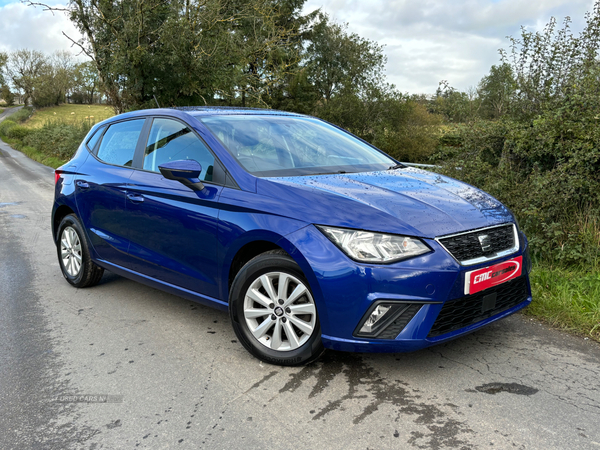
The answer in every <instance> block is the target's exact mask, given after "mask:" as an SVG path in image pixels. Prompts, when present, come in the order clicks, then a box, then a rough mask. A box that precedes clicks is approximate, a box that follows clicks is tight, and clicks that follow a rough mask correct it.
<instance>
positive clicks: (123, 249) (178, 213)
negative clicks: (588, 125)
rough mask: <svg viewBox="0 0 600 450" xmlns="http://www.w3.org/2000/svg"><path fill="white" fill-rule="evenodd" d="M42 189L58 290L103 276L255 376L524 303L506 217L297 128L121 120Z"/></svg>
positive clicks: (189, 112)
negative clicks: (172, 313)
mask: <svg viewBox="0 0 600 450" xmlns="http://www.w3.org/2000/svg"><path fill="white" fill-rule="evenodd" d="M55 178H56V189H55V202H54V207H53V210H52V231H53V236H54V240H55V242H56V246H57V253H58V260H59V262H60V267H61V269H62V273H63V275H64V277H65V279H66V280H67V281H68V282H69V283H70V284H72V285H73V286H75V287H87V286H92V285H94V284H96V283H98V282H99V281H100V278H101V277H102V274H103V271H104V270H105V269H106V270H109V271H111V272H114V273H117V274H119V275H122V276H124V277H128V278H131V279H133V280H136V281H139V282H142V283H144V284H147V285H149V286H153V287H155V288H158V289H163V290H165V291H168V292H171V293H174V294H176V295H179V296H182V297H185V298H187V299H190V300H193V301H196V302H200V303H203V304H205V305H209V306H213V307H216V308H219V309H222V310H224V311H229V314H230V317H231V322H232V324H233V328H234V330H235V333H236V335H237V336H238V338H239V340H240V342H241V343H242V344H243V345H244V347H245V348H246V349H247V350H248V351H249V352H250V353H252V354H253V355H255V356H256V357H257V358H260V359H261V360H263V361H267V362H269V363H273V364H280V365H299V364H306V363H309V362H311V361H313V360H315V359H316V358H318V356H319V355H320V354H321V353H322V352H323V350H324V349H325V348H331V349H335V350H343V351H355V352H405V351H412V350H418V349H421V348H424V347H427V346H430V345H434V344H437V343H440V342H445V341H447V340H449V339H453V338H456V337H458V336H461V335H463V334H465V333H469V332H472V331H474V330H476V329H478V328H480V327H482V326H484V325H487V324H489V323H491V322H493V321H496V320H498V319H501V318H503V317H506V316H508V315H509V314H512V313H514V312H516V311H518V310H519V309H521V308H523V307H525V306H527V305H528V304H529V303H530V302H531V290H530V286H529V280H528V272H529V267H530V260H529V256H528V248H527V239H526V238H525V235H524V234H523V233H522V232H521V231H520V230H519V227H518V225H517V223H516V221H515V219H514V217H513V215H512V214H511V212H510V211H509V210H508V209H507V208H506V207H504V206H503V205H502V204H501V203H500V202H498V201H497V200H495V199H494V198H492V197H491V196H489V195H488V194H486V193H484V192H482V191H480V190H478V189H476V188H474V187H472V186H469V185H467V184H464V183H461V182H459V181H456V180H454V179H451V178H448V177H445V176H441V175H438V174H436V173H431V172H428V171H424V170H420V169H417V168H414V167H407V166H406V165H403V164H402V163H400V162H398V161H396V160H394V159H392V158H390V157H389V156H388V155H386V154H385V153H383V152H382V151H380V150H378V149H376V148H374V147H373V146H371V145H370V144H368V143H366V142H364V141H362V140H361V139H359V138H357V137H355V136H353V135H351V134H350V133H348V132H346V131H344V130H342V129H340V128H338V127H336V126H333V125H331V124H329V123H327V122H324V121H322V120H319V119H316V118H313V117H308V116H303V115H299V114H293V113H286V112H280V111H272V110H260V109H239V108H210V107H199V108H178V109H153V110H145V111H136V112H132V113H127V114H122V115H119V116H116V117H113V118H111V119H109V120H106V121H104V122H101V123H99V124H98V125H96V126H94V128H93V129H92V130H91V131H90V133H89V134H88V136H87V137H86V138H85V140H84V141H83V142H82V144H81V146H80V147H79V149H78V150H77V153H76V154H75V156H74V158H73V159H72V160H71V161H69V162H68V163H67V164H65V165H64V166H62V167H61V168H59V169H57V170H56V177H55Z"/></svg>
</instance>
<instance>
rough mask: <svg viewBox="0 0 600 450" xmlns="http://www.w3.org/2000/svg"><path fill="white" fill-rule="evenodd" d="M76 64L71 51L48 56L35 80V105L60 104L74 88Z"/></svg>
mask: <svg viewBox="0 0 600 450" xmlns="http://www.w3.org/2000/svg"><path fill="white" fill-rule="evenodd" d="M74 70H75V64H74V62H73V57H72V56H71V54H70V53H69V52H65V51H62V52H61V51H58V52H56V53H54V54H52V55H51V56H50V57H48V58H46V63H45V64H44V66H43V68H42V69H41V71H40V73H39V75H38V78H37V79H36V80H35V81H34V91H33V96H32V98H33V105H34V106H36V107H44V106H51V105H59V104H60V103H63V102H64V101H65V99H66V96H67V94H68V92H69V91H70V90H71V89H72V88H73V81H74Z"/></svg>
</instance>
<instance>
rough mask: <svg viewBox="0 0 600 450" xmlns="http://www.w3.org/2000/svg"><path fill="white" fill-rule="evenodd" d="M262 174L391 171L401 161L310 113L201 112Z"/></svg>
mask: <svg viewBox="0 0 600 450" xmlns="http://www.w3.org/2000/svg"><path fill="white" fill-rule="evenodd" d="M198 119H200V120H201V121H202V123H204V124H205V125H206V126H207V127H208V128H209V130H210V131H211V132H212V133H213V134H214V135H215V136H216V137H217V138H218V139H219V140H220V141H221V143H222V144H223V145H224V146H225V148H226V149H227V150H228V151H229V153H231V154H232V155H233V157H235V158H236V159H237V161H238V162H239V163H240V164H241V165H242V167H244V169H246V170H247V171H248V172H250V173H251V174H253V175H256V176H258V177H281V176H283V177H285V176H298V175H317V174H324V173H345V172H369V171H375V170H386V169H388V168H390V167H391V166H394V165H395V164H396V162H395V161H394V160H392V159H390V158H389V157H388V156H386V155H385V154H384V153H381V152H379V151H377V150H376V149H374V148H373V147H371V146H369V145H367V144H365V143H364V142H362V141H360V140H358V139H356V138H355V137H353V136H351V135H350V134H348V133H345V132H344V131H342V130H340V129H338V128H336V127H334V126H332V125H329V124H327V123H325V122H322V121H320V120H318V119H313V118H310V117H290V116H267V115H218V116H217V115H215V116H208V117H198Z"/></svg>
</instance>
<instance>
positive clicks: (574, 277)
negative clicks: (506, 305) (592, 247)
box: [526, 264, 600, 341]
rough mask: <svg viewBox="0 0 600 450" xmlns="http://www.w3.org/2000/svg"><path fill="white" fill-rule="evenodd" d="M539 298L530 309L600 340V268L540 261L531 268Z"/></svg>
mask: <svg viewBox="0 0 600 450" xmlns="http://www.w3.org/2000/svg"><path fill="white" fill-rule="evenodd" d="M531 290H532V293H533V298H534V299H535V301H534V302H533V303H532V304H531V305H530V306H529V308H527V311H526V313H527V314H531V315H535V316H537V317H540V318H541V319H542V320H544V321H545V322H548V323H549V324H551V325H553V326H556V327H560V328H563V329H566V330H570V331H575V332H577V333H580V334H582V335H585V336H589V337H591V338H593V339H595V340H597V341H600V268H599V267H598V266H597V265H596V266H592V268H590V267H588V268H586V269H583V268H571V269H568V270H566V269H564V268H560V267H552V266H550V265H546V264H542V265H537V266H536V267H535V268H534V269H533V271H532V272H531Z"/></svg>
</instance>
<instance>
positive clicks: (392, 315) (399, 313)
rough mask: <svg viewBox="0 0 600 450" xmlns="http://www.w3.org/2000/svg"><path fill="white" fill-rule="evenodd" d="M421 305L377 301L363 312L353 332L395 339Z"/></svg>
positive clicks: (371, 336)
mask: <svg viewBox="0 0 600 450" xmlns="http://www.w3.org/2000/svg"><path fill="white" fill-rule="evenodd" d="M422 306H423V304H422V303H400V302H389V303H388V302H385V303H384V302H381V303H378V304H376V305H374V306H372V307H371V309H369V310H368V311H367V312H366V313H365V315H364V316H363V318H362V321H361V322H359V324H358V326H357V327H356V329H355V330H354V333H353V334H354V336H356V337H363V338H375V339H395V338H396V336H398V335H399V334H400V332H401V331H402V330H403V329H404V328H405V327H406V325H408V322H410V321H411V319H412V318H413V317H414V316H415V314H417V312H419V310H420V309H421V307H422Z"/></svg>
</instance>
